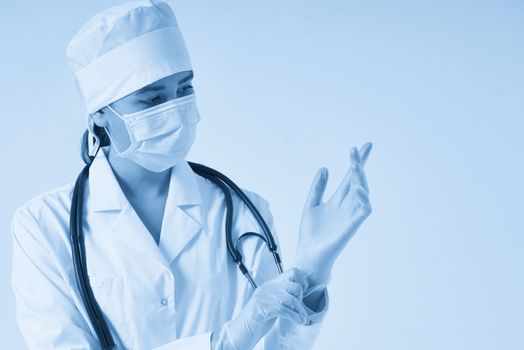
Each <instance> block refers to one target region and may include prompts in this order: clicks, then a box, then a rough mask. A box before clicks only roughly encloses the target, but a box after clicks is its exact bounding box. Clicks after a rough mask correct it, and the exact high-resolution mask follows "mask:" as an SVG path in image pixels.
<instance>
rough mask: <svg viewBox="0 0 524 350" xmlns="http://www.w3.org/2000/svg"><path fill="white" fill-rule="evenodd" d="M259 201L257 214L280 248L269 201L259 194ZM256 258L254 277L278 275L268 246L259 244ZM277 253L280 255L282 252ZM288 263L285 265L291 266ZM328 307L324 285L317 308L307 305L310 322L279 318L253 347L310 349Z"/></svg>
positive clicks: (258, 278) (261, 277) (253, 269)
mask: <svg viewBox="0 0 524 350" xmlns="http://www.w3.org/2000/svg"><path fill="white" fill-rule="evenodd" d="M257 202H258V203H254V204H255V205H257V208H259V211H260V214H261V215H262V216H263V217H264V219H265V220H266V223H267V225H268V226H269V228H270V230H271V232H272V233H273V236H274V238H275V242H276V243H277V245H278V247H279V250H280V244H279V239H278V234H277V231H276V229H275V225H274V221H273V216H272V214H271V211H270V209H269V203H268V202H267V201H266V200H265V199H264V198H262V197H260V196H258V200H257ZM261 248H262V249H260V250H259V251H258V252H257V254H256V255H255V260H254V262H253V268H252V269H251V271H257V276H256V280H258V281H268V280H270V279H272V278H274V277H276V276H277V275H278V271H277V270H276V268H275V262H274V260H273V257H272V256H271V255H270V254H267V248H266V247H264V246H261ZM279 252H280V251H279ZM280 255H281V256H282V254H281V252H280ZM290 267H292V266H288V267H286V268H290ZM328 308H329V295H328V292H327V289H324V291H323V299H322V300H321V302H320V305H319V309H318V310H311V309H309V308H307V307H306V310H307V311H308V314H309V315H310V319H311V321H312V322H313V324H311V325H309V326H303V325H298V324H295V323H293V322H291V321H288V320H286V319H280V318H279V319H278V320H277V322H276V323H275V325H274V326H273V328H272V329H271V330H270V331H269V332H268V333H267V334H266V336H265V337H264V338H262V339H261V341H260V342H259V343H258V344H257V346H256V347H255V349H256V350H262V349H264V350H270V349H271V350H276V349H279V350H291V349H301V350H307V349H313V346H314V343H315V340H316V338H317V336H318V334H319V332H320V329H321V327H322V321H323V319H324V316H325V315H326V313H327V311H328Z"/></svg>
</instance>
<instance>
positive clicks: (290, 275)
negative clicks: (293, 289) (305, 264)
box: [281, 267, 307, 290]
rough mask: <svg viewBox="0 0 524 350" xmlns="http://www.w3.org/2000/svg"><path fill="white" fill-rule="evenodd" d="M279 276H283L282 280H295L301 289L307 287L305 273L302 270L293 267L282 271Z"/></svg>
mask: <svg viewBox="0 0 524 350" xmlns="http://www.w3.org/2000/svg"><path fill="white" fill-rule="evenodd" d="M281 276H282V278H283V279H282V280H283V281H284V280H287V281H291V282H296V283H299V284H300V285H301V286H302V289H303V290H306V289H307V275H306V273H305V272H304V271H302V270H299V269H297V268H296V267H294V268H291V269H289V270H287V271H286V272H284V273H283V274H282V275H281Z"/></svg>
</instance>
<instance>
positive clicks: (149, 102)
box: [93, 70, 194, 151]
mask: <svg viewBox="0 0 524 350" xmlns="http://www.w3.org/2000/svg"><path fill="white" fill-rule="evenodd" d="M192 79H193V71H192V70H187V71H183V72H178V73H175V74H173V75H170V76H167V77H165V78H162V79H160V80H157V81H155V82H153V83H151V84H149V85H146V86H144V87H143V88H141V89H139V90H137V91H135V92H132V93H130V94H129V95H127V96H124V97H122V98H121V99H119V100H117V101H115V102H113V103H111V104H110V106H111V108H113V109H114V110H115V111H117V112H118V113H119V114H120V115H122V114H127V113H134V112H138V111H141V110H143V109H147V108H150V107H153V106H156V105H158V104H161V103H164V102H166V101H168V100H172V99H174V98H179V97H183V96H186V95H189V94H192V93H193V92H194V90H193V86H192V85H191V83H192ZM93 120H94V122H95V124H96V125H98V126H100V127H105V128H106V130H107V131H108V132H109V133H110V134H111V139H112V142H113V143H115V144H116V145H114V146H116V148H117V149H118V150H120V151H124V150H126V149H127V148H128V147H129V145H130V144H131V140H130V138H129V134H128V132H127V129H126V125H125V123H124V121H123V120H122V119H120V117H119V116H117V115H116V114H115V113H114V112H113V111H112V110H110V109H109V108H108V107H107V106H106V107H104V108H102V109H101V110H100V111H98V112H96V113H95V114H93Z"/></svg>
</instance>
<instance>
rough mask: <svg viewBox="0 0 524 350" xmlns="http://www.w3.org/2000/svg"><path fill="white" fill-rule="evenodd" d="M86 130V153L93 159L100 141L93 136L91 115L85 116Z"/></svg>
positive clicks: (93, 126)
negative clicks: (87, 133)
mask: <svg viewBox="0 0 524 350" xmlns="http://www.w3.org/2000/svg"><path fill="white" fill-rule="evenodd" d="M87 130H88V132H89V135H88V138H87V146H88V153H89V156H90V157H94V156H95V155H96V153H97V151H98V149H99V148H100V139H99V138H98V136H96V134H95V122H94V120H93V117H91V114H88V115H87ZM93 141H94V142H93Z"/></svg>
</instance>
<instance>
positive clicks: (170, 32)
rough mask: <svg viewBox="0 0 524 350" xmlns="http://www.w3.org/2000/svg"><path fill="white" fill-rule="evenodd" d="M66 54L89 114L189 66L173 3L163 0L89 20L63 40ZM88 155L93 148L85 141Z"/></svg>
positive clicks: (130, 4) (139, 3) (124, 6)
mask: <svg viewBox="0 0 524 350" xmlns="http://www.w3.org/2000/svg"><path fill="white" fill-rule="evenodd" d="M66 56H67V61H68V64H69V66H70V67H71V69H72V71H73V73H74V75H75V82H76V86H77V89H78V91H79V92H80V95H81V96H82V99H83V100H84V103H85V105H86V109H87V113H88V116H87V128H88V130H89V132H90V134H91V136H92V137H94V138H95V141H96V143H95V146H98V143H99V140H98V138H97V137H96V136H95V135H94V131H93V128H94V126H93V120H92V118H91V117H90V114H91V113H94V112H96V111H98V110H99V109H101V108H103V107H105V106H107V105H108V104H110V103H111V102H114V101H116V100H118V99H120V98H122V97H124V96H126V95H129V94H130V93H132V92H134V91H136V90H138V89H140V88H142V87H144V86H146V85H149V84H151V83H153V82H155V81H157V80H159V79H162V78H165V77H167V76H169V75H172V74H175V73H178V72H182V71H186V70H191V69H192V67H191V61H190V59H189V53H188V52H187V48H186V45H185V42H184V38H183V37H182V33H181V32H180V29H179V28H178V24H177V21H176V18H175V14H174V13H173V11H172V9H171V7H170V6H169V5H168V4H167V3H166V2H164V1H162V0H139V1H131V2H128V3H125V4H122V5H118V6H114V7H111V8H108V9H106V10H104V11H102V12H100V13H98V14H97V15H95V16H93V17H92V18H91V19H89V20H88V21H87V22H86V23H85V24H84V25H83V26H82V27H81V28H80V30H79V31H78V32H77V33H76V34H75V36H74V37H73V39H71V41H70V42H69V44H68V45H67V50H66ZM89 146H90V149H89V154H90V155H93V153H94V151H95V150H94V147H95V146H92V145H91V142H89Z"/></svg>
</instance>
